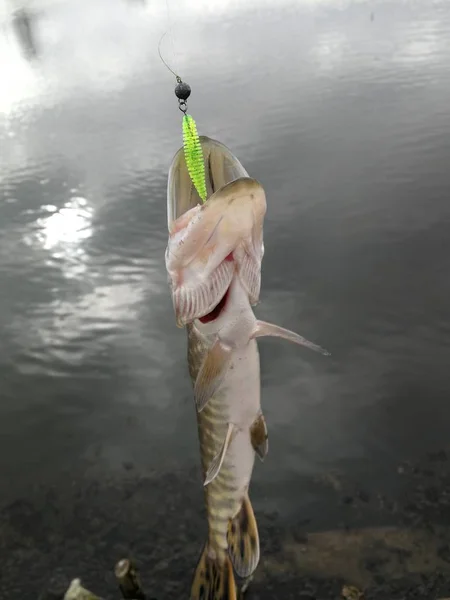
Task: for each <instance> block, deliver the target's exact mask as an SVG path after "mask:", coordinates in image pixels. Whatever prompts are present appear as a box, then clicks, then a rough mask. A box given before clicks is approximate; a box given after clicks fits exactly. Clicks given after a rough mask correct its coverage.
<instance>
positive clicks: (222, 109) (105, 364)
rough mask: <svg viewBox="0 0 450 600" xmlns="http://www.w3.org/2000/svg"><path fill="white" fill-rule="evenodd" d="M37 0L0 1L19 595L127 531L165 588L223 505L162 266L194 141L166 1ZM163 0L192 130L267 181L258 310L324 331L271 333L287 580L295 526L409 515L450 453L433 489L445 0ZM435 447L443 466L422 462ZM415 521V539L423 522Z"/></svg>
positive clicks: (14, 553) (434, 541) (446, 282)
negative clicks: (177, 184) (170, 174)
mask: <svg viewBox="0 0 450 600" xmlns="http://www.w3.org/2000/svg"><path fill="white" fill-rule="evenodd" d="M16 4H17V3H16ZM175 4H176V7H175ZM21 6H22V5H21ZM23 6H25V8H26V15H27V19H28V21H27V23H28V25H27V24H26V23H25V24H24V21H23V18H22V21H21V20H20V18H19V17H17V16H16V17H14V19H13V18H12V10H13V8H16V6H13V5H10V6H7V5H6V4H5V5H4V6H3V7H2V9H1V12H0V15H1V19H2V20H1V25H2V32H1V34H0V78H1V82H2V86H1V91H0V148H1V150H0V157H1V160H0V286H1V287H0V289H1V293H0V331H1V342H0V373H1V380H2V393H1V397H0V440H1V441H0V473H1V477H0V509H1V510H2V512H1V517H0V525H1V531H2V532H3V533H2V535H0V540H1V541H0V545H1V546H2V547H3V551H4V552H8V559H7V561H6V563H3V564H2V567H1V568H0V569H2V570H3V574H2V577H1V578H2V582H5V583H2V590H1V591H0V597H5V598H8V600H10V599H11V598H12V597H19V596H20V597H21V598H22V600H27V599H28V598H30V599H35V598H36V597H37V595H39V594H40V593H43V590H44V589H45V587H46V585H47V583H48V581H49V579H51V578H52V577H53V576H54V574H55V573H59V572H60V571H61V572H62V573H63V574H64V576H66V575H67V576H68V577H72V576H75V575H79V574H81V575H83V574H84V573H85V574H86V575H85V577H87V578H88V580H89V577H91V578H94V574H98V573H102V572H104V569H106V568H109V565H110V564H112V562H113V561H114V560H116V559H118V558H120V553H121V552H123V553H128V552H129V551H130V548H131V550H132V551H133V552H135V553H136V554H137V555H138V557H139V559H140V560H141V561H143V562H144V564H145V566H146V568H147V570H148V572H150V573H152V574H151V575H149V577H150V579H151V578H152V577H153V578H154V580H155V581H156V583H155V589H154V592H155V595H158V597H161V598H164V597H169V595H170V593H172V594H180V596H179V597H185V596H183V593H184V594H185V595H186V591H184V590H187V588H186V586H187V585H188V582H189V578H190V573H191V570H192V569H193V567H194V565H195V561H196V560H197V555H198V551H199V549H200V546H201V544H202V543H203V538H204V531H205V530H204V519H203V513H202V511H203V500H202V496H201V485H200V478H199V457H198V448H197V439H196V431H195V417H194V413H193V407H192V397H191V390H190V384H189V381H188V378H187V369H186V364H185V337H184V332H183V331H180V330H178V329H177V328H176V327H175V323H174V317H173V310H172V305H171V302H170V298H169V293H168V289H167V284H166V274H165V271H164V250H165V244H166V213H165V211H166V206H165V186H166V177H167V170H168V167H169V164H170V161H171V159H172V156H173V155H174V153H175V152H176V151H177V149H178V147H179V145H180V142H181V127H180V117H181V115H180V113H179V112H178V110H177V104H176V98H175V96H174V95H173V87H174V84H175V82H174V78H173V77H172V76H171V75H170V73H168V72H167V70H166V69H165V68H164V66H163V65H162V64H161V62H160V60H159V58H158V54H157V44H158V40H159V38H160V36H161V35H162V33H163V32H164V30H165V29H166V28H167V24H168V19H167V9H166V4H165V3H164V2H162V1H161V2H160V1H158V2H150V0H149V2H147V3H146V2H144V1H143V2H137V1H136V2H131V1H125V0H115V1H111V0H91V1H90V2H84V3H80V2H76V1H75V0H73V1H72V0H67V1H64V2H63V1H60V2H56V1H55V2H50V1H48V2H35V3H34V2H31V1H29V2H28V3H27V4H26V5H23ZM17 7H19V5H18V4H17ZM169 8H170V13H171V21H172V24H173V46H172V43H171V38H170V36H166V38H165V40H164V43H163V46H162V51H163V53H164V56H165V57H166V59H167V60H168V61H169V62H170V64H172V65H173V66H174V68H175V69H177V70H178V71H179V72H180V74H181V75H182V77H183V78H184V79H185V80H186V81H188V82H189V83H190V85H191V86H192V89H193V94H192V97H191V99H190V100H189V109H190V112H191V114H192V115H193V116H194V117H195V119H196V121H197V124H198V127H199V130H200V132H201V133H203V134H205V135H209V136H210V137H214V138H216V139H218V140H220V141H222V142H223V143H225V144H227V145H228V146H229V147H230V149H231V150H232V151H233V152H234V153H235V154H236V155H237V156H238V158H239V159H240V160H241V162H242V163H243V165H244V166H245V168H246V169H247V171H248V172H249V173H250V175H251V176H253V177H256V178H257V179H259V180H260V181H261V182H262V183H263V185H264V187H265V189H266V193H267V198H268V213H267V218H266V225H265V246H266V254H265V258H264V269H263V290H262V296H261V304H260V305H259V306H258V308H257V314H258V316H259V317H260V318H262V319H265V320H269V321H273V322H276V323H278V324H280V325H283V326H285V327H288V328H292V329H294V330H297V331H299V332H300V333H301V334H302V335H304V336H306V337H308V338H309V339H312V340H314V341H316V342H317V343H319V344H321V345H323V346H325V347H326V348H327V349H329V350H330V351H331V353H332V356H331V358H324V357H321V356H319V355H314V354H313V353H308V351H306V350H302V349H299V348H295V347H292V346H291V345H289V344H284V343H283V342H280V341H276V340H262V341H261V343H260V352H261V362H262V380H263V409H264V413H265V416H266V420H267V423H268V427H269V435H270V445H271V446H270V456H269V457H268V459H267V461H266V462H265V464H264V465H261V464H257V466H256V469H255V473H254V480H253V481H254V483H253V491H252V500H253V503H254V506H255V511H256V512H257V513H258V514H259V515H260V519H261V527H262V530H263V532H264V535H263V537H264V539H265V541H264V542H263V550H264V553H265V554H263V560H266V563H264V564H266V567H265V571H264V572H265V573H266V575H264V577H266V578H267V579H268V581H269V582H270V581H272V580H274V579H273V578H276V576H277V575H276V574H277V573H279V571H277V570H276V568H275V567H273V572H274V574H273V577H272V575H271V574H270V573H271V571H270V565H272V566H273V564H272V562H271V561H274V560H275V561H277V560H278V562H280V561H281V563H282V564H285V561H284V559H283V558H276V557H277V556H279V555H280V548H279V547H278V546H279V544H281V542H279V544H278V542H276V540H285V539H286V535H288V533H286V532H288V531H291V533H292V531H294V529H295V528H297V529H298V530H299V531H300V532H301V533H300V534H298V535H300V536H302V535H304V534H306V533H310V534H318V532H327V531H332V532H333V531H336V530H337V531H338V532H339V531H341V532H342V531H343V530H342V528H343V527H344V526H346V527H350V528H362V527H381V526H382V527H396V528H398V527H403V526H404V525H405V523H404V517H405V514H406V513H407V509H406V508H405V507H407V506H408V504H411V503H412V505H413V508H411V506H410V510H412V512H413V513H414V515H415V517H414V518H415V523H416V525H417V518H418V517H417V514H419V513H420V518H421V519H422V518H425V517H424V515H423V511H422V512H421V509H420V506H422V504H421V502H422V500H420V499H423V494H425V495H426V491H427V490H428V489H429V487H430V486H431V487H433V486H436V485H437V484H436V482H435V481H434V480H433V477H435V478H436V477H438V478H441V479H439V481H438V488H437V489H438V490H439V494H438V496H439V498H440V500H439V502H441V504H442V497H443V491H442V490H443V489H444V488H443V486H444V483H443V480H444V479H445V478H446V476H447V475H446V473H447V471H446V468H445V464H446V454H445V452H446V450H447V449H449V443H448V429H449V423H450V403H449V402H448V398H449V394H450V380H449V377H448V356H449V351H450V325H449V323H450V319H449V317H450V305H449V302H448V298H449V293H450V279H449V277H448V272H449V269H450V235H449V234H450V203H449V202H448V190H449V189H450V171H449V170H448V160H449V156H450V141H449V140H450V104H449V102H448V98H449V95H450V71H449V69H448V64H449V60H450V42H449V40H450V7H449V6H448V3H446V2H434V3H430V2H427V1H426V0H423V1H415V2H412V1H411V2H391V3H390V2H382V1H375V0H373V1H371V2H354V3H348V2H332V0H329V1H325V0H324V1H322V2H319V1H318V2H312V1H310V2H308V1H306V0H298V1H297V2H295V1H294V0H286V1H285V2H269V1H265V2H256V0H255V1H252V0H248V1H247V2H238V1H235V2H234V1H231V0H230V1H229V2H222V3H219V2H212V1H211V0H210V1H209V2H207V1H206V0H205V1H198V2H192V1H191V2H188V1H187V0H186V2H179V1H178V0H177V2H176V3H175V2H169ZM21 14H22V13H21ZM22 17H23V14H22ZM430 453H431V454H430ZM436 456H437V457H438V459H437V464H438V465H439V469H438V475H436V469H435V467H433V468H431V467H423V470H424V472H423V473H422V471H421V470H420V468H419V469H418V468H417V467H416V468H415V470H414V467H411V464H415V463H416V462H418V463H420V464H422V465H423V464H425V463H426V464H428V462H427V461H430V460H431V462H432V464H434V465H435V464H436V460H434V459H433V457H436ZM427 457H428V458H427ZM430 457H431V458H430ZM433 460H434V462H433ZM405 465H406V466H405ZM442 465H444V466H442ZM421 468H422V467H421ZM417 477H419V478H418V479H417ZM427 477H428V479H426V478H427ZM430 477H431V480H432V481H431V483H430ZM442 478H444V479H442ZM445 482H447V479H445ZM445 485H447V483H445ZM411 490H413V491H411ZM417 490H419V491H417ZM420 490H422V491H420ZM411 494H412V499H413V500H411ZM421 494H422V495H421ZM419 497H420V498H419ZM355 498H356V500H355ZM361 498H362V500H361ZM418 498H419V499H418ZM188 499H189V500H188ZM430 502H431V504H433V503H432V501H430ZM414 506H416V509H414ZM417 506H419V508H417ZM441 508H442V506H441ZM414 510H416V513H417V511H418V513H417V514H416V513H415V512H414ZM431 512H432V514H431V516H427V517H426V518H427V519H428V521H429V522H432V524H433V526H434V527H435V531H434V533H433V535H431V536H430V537H429V538H427V542H426V543H427V544H429V545H430V547H429V554H430V555H433V552H435V550H436V549H437V548H441V547H442V545H445V543H446V540H447V539H448V538H449V536H448V535H447V529H446V525H447V524H448V518H447V517H448V515H447V512H446V511H445V510H440V509H439V510H437V509H436V510H434V511H431ZM413 521H414V519H413ZM419 521H420V519H419ZM428 521H427V522H428ZM273 523H275V525H274V524H273ZM161 524H163V525H161ZM409 525H410V524H409V522H408V527H409ZM358 531H359V529H358ZM377 531H378V530H377ZM383 531H384V530H383ZM408 531H409V530H408ZM298 535H297V542H296V543H300V542H298ZM323 535H340V536H341V537H339V542H335V541H333V540H334V538H333V540H332V541H330V538H324V539H326V540H327V541H326V542H323V541H322V542H318V543H317V545H318V547H319V548H320V547H321V546H320V544H321V543H325V544H326V547H327V548H329V547H330V546H331V547H333V544H335V543H336V544H337V547H339V550H337V549H336V548H335V550H334V551H332V552H331V556H336V555H337V554H339V552H341V551H342V544H344V545H345V544H346V543H348V540H347V542H343V541H342V535H343V534H323ZM358 535H359V534H358ZM371 535H372V534H370V533H369V534H368V538H367V539H368V540H371V541H373V539H374V538H373V535H375V536H376V535H380V534H379V533H376V534H373V535H372V537H371ZM405 535H406V534H405ZM408 535H409V536H410V537H409V538H408V539H409V542H405V544H406V546H407V549H408V548H409V547H408V544H409V546H410V547H413V546H414V545H416V546H417V545H422V546H423V545H424V544H425V542H424V541H423V539H422V538H419V539H420V540H421V541H420V542H417V539H416V538H415V537H414V535H415V534H414V533H411V532H410V533H408ZM311 539H313V538H311ZM321 539H322V538H321ZM358 539H359V538H358ZM402 539H403V538H402ZM411 540H412V541H411ZM284 543H285V542H283V544H284ZM286 543H287V542H286ZM361 543H363V544H364V543H365V542H361ZM367 543H368V544H369V545H370V543H369V542H367ZM87 544H88V545H89V548H90V550H89V552H88V551H87V549H86V545H87ZM146 544H147V545H146ZM264 544H265V545H264ZM277 544H278V546H277ZM392 544H393V545H394V546H396V545H397V546H399V544H400V542H399V541H398V540H397V539H395V540H394V542H392V543H391V545H392ZM271 545H274V547H272V546H271ZM400 545H401V544H400ZM350 546H351V545H350ZM356 546H357V545H356ZM356 546H355V544H353V547H356ZM388 546H389V544H388ZM397 546H396V547H397ZM435 546H436V547H435ZM311 548H314V543H313V542H311ZM358 551H359V550H358ZM408 551H410V549H408ZM177 552H179V556H180V558H179V560H177V557H178V554H177ZM305 552H306V551H305ZM436 552H437V550H436ZM324 553H325V550H323V551H319V552H318V553H317V556H316V555H315V554H314V550H313V549H312V550H310V554H308V552H306V554H308V557H309V558H308V560H304V561H303V562H302V561H300V563H299V565H300V566H298V565H297V566H294V567H292V569H291V570H293V571H295V570H296V569H297V571H298V569H300V570H301V569H304V571H305V573H306V574H311V573H312V574H314V575H317V574H318V575H320V576H326V575H327V572H329V575H330V576H332V577H338V578H339V577H341V578H343V579H344V580H345V579H346V578H347V579H348V578H353V580H355V581H354V582H355V583H358V584H360V585H363V584H364V585H365V584H367V585H369V584H370V583H371V576H370V572H371V569H368V572H369V575H367V580H365V579H364V577H366V575H361V573H359V572H358V571H357V570H356V571H355V569H353V571H349V570H348V568H347V565H348V563H349V562H351V558H349V559H348V560H346V561H343V563H342V564H341V565H340V566H339V565H337V566H336V564H335V563H333V565H334V566H332V565H331V564H328V563H327V561H325V560H324V558H323V557H324ZM369 554H370V552H369ZM280 556H283V555H282V554H281V555H280ZM315 556H316V558H314V557H315ZM264 557H265V558H264ZM311 557H312V558H311ZM180 560H183V562H182V566H181V565H180ZM433 560H434V559H433ZM433 560H432V561H431V562H432V564H431V566H430V565H428V566H427V567H426V568H425V567H424V564H425V563H424V562H423V561H422V563H421V562H420V560H419V561H417V560H416V562H415V563H414V564H415V566H411V565H409V566H408V567H405V564H404V562H403V563H402V562H401V561H400V562H398V563H397V562H395V561H394V564H393V566H392V568H391V569H390V572H389V576H392V577H403V576H404V575H405V573H406V574H408V573H411V572H412V573H415V572H418V573H422V572H426V573H428V574H429V573H431V572H433V569H435V568H436V569H440V570H442V569H444V567H445V564H446V562H445V561H444V562H443V563H442V564H441V563H438V562H436V561H434V562H433ZM436 560H437V559H436ZM439 560H440V559H439ZM171 561H172V562H171ZM283 561H284V562H283ZM81 564H82V565H83V573H80V568H81V567H80V565H81ZM105 565H106V566H105ZM321 565H322V566H321ZM443 565H444V566H443ZM291 566H292V565H291ZM262 570H263V569H262ZM288 570H289V569H287V571H288ZM24 571H25V572H27V573H31V574H30V576H29V577H24V575H23V573H24ZM267 573H268V575H267ZM384 576H385V577H387V572H386V573H384ZM103 577H104V576H103ZM261 577H263V575H261ZM286 577H288V575H287V574H286ZM94 579H95V578H94ZM186 582H187V583H186ZM94 584H98V580H97V582H95V581H94ZM102 585H103V586H104V585H105V584H104V583H101V585H100V587H101V586H102ZM108 585H111V582H109V583H108ZM264 589H265V588H264ZM275 589H276V588H275ZM99 593H102V590H100V591H99ZM260 593H261V594H262V595H261V597H265V596H263V591H261V592H260ZM267 593H268V592H267ZM2 594H5V596H2ZM277 594H278V595H277ZM287 594H288V592H286V591H284V592H283V593H281V592H278V593H277V592H276V591H273V592H271V593H270V596H267V597H270V598H278V597H280V598H281V597H283V598H287V597H288V595H287ZM173 597H175V596H173ZM176 597H178V596H176ZM255 597H256V596H255ZM258 597H259V596H258ZM293 597H297V596H293ZM330 597H332V596H330ZM411 597H412V596H411ZM421 597H422V598H424V597H426V594H425V595H424V593H422V596H421Z"/></svg>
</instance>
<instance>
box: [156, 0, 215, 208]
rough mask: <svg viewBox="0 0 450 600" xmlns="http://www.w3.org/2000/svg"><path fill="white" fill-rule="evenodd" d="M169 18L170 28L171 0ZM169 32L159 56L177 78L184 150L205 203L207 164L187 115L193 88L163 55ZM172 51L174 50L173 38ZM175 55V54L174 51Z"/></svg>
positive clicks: (193, 181) (193, 180) (192, 121)
mask: <svg viewBox="0 0 450 600" xmlns="http://www.w3.org/2000/svg"><path fill="white" fill-rule="evenodd" d="M166 4H167V16H168V20H169V29H171V27H170V12H169V0H166ZM166 33H167V31H165V32H164V33H163V35H162V36H161V39H160V40H159V44H158V54H159V58H160V59H161V61H162V63H163V64H164V66H165V67H166V68H167V69H168V70H169V71H170V72H171V73H172V75H174V76H175V79H176V81H177V85H176V86H175V96H176V97H177V98H178V108H179V110H180V111H181V112H182V113H183V121H182V131H183V148H184V157H185V160H186V166H187V170H188V173H189V177H190V178H191V181H192V183H193V184H194V186H195V189H196V190H197V193H198V195H199V196H200V198H201V199H202V201H203V202H205V200H206V195H207V193H206V179H205V163H204V160H203V151H202V145H201V143H200V138H199V136H198V133H197V125H196V123H195V121H194V119H193V118H192V116H191V115H189V114H188V113H187V109H188V108H187V99H188V98H189V96H190V95H191V86H190V85H189V84H188V83H186V82H185V81H183V80H182V79H181V77H180V76H179V75H178V74H177V73H175V71H174V70H173V69H172V68H171V67H170V66H169V65H168V64H167V62H166V61H165V60H164V58H163V57H162V54H161V43H162V41H163V39H164V37H165V35H166ZM171 39H172V49H173V37H172V38H171ZM173 54H175V52H174V51H173Z"/></svg>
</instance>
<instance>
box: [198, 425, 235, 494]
mask: <svg viewBox="0 0 450 600" xmlns="http://www.w3.org/2000/svg"><path fill="white" fill-rule="evenodd" d="M233 431H234V425H233V423H228V429H227V433H226V435H225V439H224V441H223V444H222V448H221V449H220V450H219V452H218V453H217V454H216V456H215V457H214V458H213V459H212V461H211V464H210V465H209V469H208V471H207V472H206V477H205V482H204V484H203V485H204V486H207V485H208V483H211V481H213V480H214V479H215V478H216V477H217V475H218V474H219V471H220V467H221V466H222V463H223V459H224V458H225V454H226V453H227V450H228V446H229V445H230V442H231V438H232V435H233Z"/></svg>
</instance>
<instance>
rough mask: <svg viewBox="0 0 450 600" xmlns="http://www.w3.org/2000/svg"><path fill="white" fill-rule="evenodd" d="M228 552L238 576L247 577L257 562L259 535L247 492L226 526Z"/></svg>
mask: <svg viewBox="0 0 450 600" xmlns="http://www.w3.org/2000/svg"><path fill="white" fill-rule="evenodd" d="M228 552H229V554H230V557H231V560H232V563H233V567H234V569H235V571H236V573H237V574H238V575H239V577H242V578H243V579H245V578H246V577H249V576H250V575H251V574H252V573H253V572H254V570H255V569H256V567H257V566H258V562H259V535H258V526H257V524H256V519H255V515H254V513H253V508H252V505H251V502H250V498H249V497H248V494H246V495H245V496H244V500H243V502H242V506H241V509H240V511H239V512H238V514H237V515H236V516H235V517H234V519H232V520H231V521H230V525H229V528H228Z"/></svg>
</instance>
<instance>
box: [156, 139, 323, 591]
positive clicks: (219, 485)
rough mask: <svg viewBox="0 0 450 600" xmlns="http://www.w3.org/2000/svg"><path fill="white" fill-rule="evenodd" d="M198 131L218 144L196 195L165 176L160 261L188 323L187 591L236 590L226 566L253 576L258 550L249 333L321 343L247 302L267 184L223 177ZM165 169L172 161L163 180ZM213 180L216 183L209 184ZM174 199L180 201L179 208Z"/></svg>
mask: <svg viewBox="0 0 450 600" xmlns="http://www.w3.org/2000/svg"><path fill="white" fill-rule="evenodd" d="M201 140H202V143H203V149H204V151H205V147H206V150H208V148H209V149H211V145H212V147H213V149H214V151H215V152H216V162H215V163H214V165H213V167H214V166H215V168H212V167H211V164H212V160H210V161H209V164H207V169H206V172H207V173H208V174H209V179H208V180H207V189H209V191H210V196H209V198H208V200H207V201H206V202H205V203H204V204H200V203H199V202H198V203H197V202H195V193H192V197H191V200H190V201H186V198H187V194H186V186H187V185H188V183H187V179H186V177H185V179H184V187H183V185H180V182H179V181H178V182H177V185H172V186H171V185H170V181H169V189H172V191H175V192H176V193H175V194H173V195H172V198H171V201H172V203H174V204H175V207H174V206H173V204H172V205H171V206H169V207H168V208H169V211H168V212H169V213H170V214H171V215H173V216H174V218H172V219H169V242H168V246H167V250H166V268H167V272H168V275H169V284H170V287H171V293H172V299H173V303H174V310H175V314H176V319H177V324H178V325H179V326H186V328H187V333H188V365H189V373H190V377H191V380H192V384H193V388H194V398H195V404H196V408H197V424H198V433H199V441H200V455H201V463H202V472H203V481H204V489H205V501H206V510H207V518H208V537H207V541H206V544H205V546H204V549H203V552H202V555H201V557H200V560H199V563H198V565H197V568H196V572H195V575H194V580H193V584H192V589H191V600H200V599H202V600H226V599H228V600H235V598H236V584H235V579H234V572H236V573H237V574H238V575H239V576H240V577H243V578H247V577H249V576H251V574H252V573H253V572H254V570H255V569H256V566H257V564H258V561H259V555H260V551H259V535H258V529H257V524H256V520H255V517H254V513H253V509H252V506H251V503H250V500H249V496H248V488H249V484H250V480H251V475H252V471H253V466H254V460H255V454H258V456H259V457H260V458H261V460H263V459H264V457H265V456H266V454H267V451H268V435H267V428H266V424H265V420H264V416H263V414H262V411H261V404H260V397H261V384H260V364H259V353H258V347H257V342H256V338H258V337H262V336H276V337H281V338H285V339H287V340H290V341H293V342H295V343H297V344H301V345H304V346H307V347H309V348H312V349H314V350H317V351H320V352H322V353H324V354H327V352H326V351H324V350H323V349H322V348H320V347H319V346H316V345H315V344H312V343H311V342H309V341H307V340H306V339H305V338H303V337H302V336H300V335H298V334H296V333H293V332H290V331H288V330H286V329H283V328H281V327H278V326H276V325H273V324H270V323H264V322H262V321H259V320H257V318H256V317H255V315H254V312H253V309H252V306H253V305H254V304H256V303H257V302H258V300H259V293H260V286H261V262H262V258H263V255H264V243H263V222H264V216H265V213H266V197H265V193H264V190H263V188H262V186H261V184H259V183H258V182H257V181H256V180H254V179H252V178H250V177H248V176H247V174H246V173H245V171H244V173H245V174H244V175H243V176H242V175H241V173H239V168H237V167H235V168H234V171H233V170H231V172H232V173H234V174H236V172H237V174H238V176H237V177H236V176H235V177H234V179H233V180H232V181H228V182H224V181H223V173H224V172H225V170H224V169H223V168H222V170H221V168H220V167H223V165H224V164H225V163H226V164H227V167H228V168H229V165H230V163H231V164H232V160H230V157H229V156H227V155H226V153H227V152H228V153H229V151H228V150H227V149H226V148H225V147H223V146H222V145H220V146H218V148H217V147H216V146H214V144H215V142H213V141H212V140H208V139H207V138H206V140H205V138H201ZM211 154H212V152H211ZM229 154H231V153H229ZM218 156H219V157H220V156H222V158H223V160H222V161H220V160H217V157H218ZM231 156H232V155H231ZM233 158H234V157H233ZM234 160H237V159H234ZM226 161H228V162H226ZM238 165H239V163H238ZM208 167H209V168H208ZM181 169H182V166H181V168H180V170H181ZM242 170H243V169H242ZM217 172H219V175H217ZM229 172H230V171H229ZM241 172H242V171H241ZM173 176H174V168H173V166H172V169H171V175H170V176H169V180H170V177H172V178H173ZM181 179H182V178H181ZM214 181H220V183H221V184H222V185H221V187H220V188H218V189H214V185H213V183H214ZM172 183H173V182H172ZM183 190H184V192H183ZM168 198H169V196H168ZM177 203H178V204H179V205H180V206H181V205H182V206H183V210H177V208H176V205H177Z"/></svg>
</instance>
